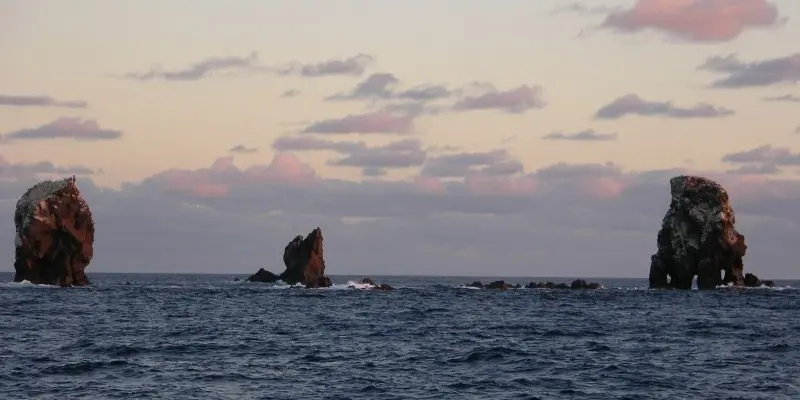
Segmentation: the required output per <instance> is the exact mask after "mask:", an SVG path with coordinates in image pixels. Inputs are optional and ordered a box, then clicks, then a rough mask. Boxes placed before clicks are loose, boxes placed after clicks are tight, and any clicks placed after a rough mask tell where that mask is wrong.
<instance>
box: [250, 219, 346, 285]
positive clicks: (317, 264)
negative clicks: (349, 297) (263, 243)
mask: <svg viewBox="0 0 800 400" xmlns="http://www.w3.org/2000/svg"><path fill="white" fill-rule="evenodd" d="M283 263H284V264H285V265H286V270H285V271H283V273H282V274H280V275H275V274H273V273H272V272H269V271H267V270H265V269H263V268H261V269H259V270H258V272H256V273H255V274H253V275H251V276H250V277H249V278H247V281H248V282H264V283H272V282H277V281H279V280H281V281H283V282H285V283H287V284H289V285H296V284H298V283H300V284H303V285H305V286H306V287H307V288H317V287H330V286H332V285H333V282H332V281H331V279H330V278H329V277H327V276H325V259H324V258H323V251H322V230H320V228H319V227H317V228H316V229H314V230H313V231H311V233H309V234H308V236H307V237H306V238H305V239H304V238H303V236H302V235H298V236H296V237H295V238H294V239H292V241H291V242H289V244H288V245H286V247H285V248H284V250H283Z"/></svg>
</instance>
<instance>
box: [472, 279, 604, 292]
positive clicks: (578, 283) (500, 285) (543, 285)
mask: <svg viewBox="0 0 800 400" xmlns="http://www.w3.org/2000/svg"><path fill="white" fill-rule="evenodd" d="M464 286H467V287H473V288H478V289H500V290H507V289H519V288H520V287H522V286H521V285H520V284H511V283H506V282H505V281H494V282H491V283H488V284H485V285H484V284H483V283H482V282H481V281H475V282H472V283H468V284H466V285H464ZM525 288H526V289H602V288H603V285H601V284H599V283H596V282H592V283H587V282H586V281H585V280H583V279H576V280H574V281H572V283H571V284H566V283H553V282H530V283H528V284H526V285H525Z"/></svg>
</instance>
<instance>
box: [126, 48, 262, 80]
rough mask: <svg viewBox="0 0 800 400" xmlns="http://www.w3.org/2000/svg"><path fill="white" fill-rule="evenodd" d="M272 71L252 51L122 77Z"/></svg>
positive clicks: (168, 77) (165, 77) (190, 77)
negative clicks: (181, 67) (243, 54)
mask: <svg viewBox="0 0 800 400" xmlns="http://www.w3.org/2000/svg"><path fill="white" fill-rule="evenodd" d="M269 71H272V69H271V68H269V67H267V66H265V65H262V64H260V63H259V60H258V52H255V51H254V52H252V53H250V54H249V55H248V56H245V57H241V56H227V57H209V58H206V59H204V60H202V61H199V62H196V63H194V64H191V65H189V66H188V67H186V68H184V69H177V70H172V71H167V70H164V69H162V68H161V66H158V65H156V66H153V67H151V68H150V69H149V70H147V71H145V72H129V73H126V74H124V75H122V78H125V79H131V80H135V81H153V80H164V81H176V82H191V81H198V80H200V79H205V78H211V77H215V76H219V75H221V74H225V73H228V74H229V73H237V72H238V73H263V72H269Z"/></svg>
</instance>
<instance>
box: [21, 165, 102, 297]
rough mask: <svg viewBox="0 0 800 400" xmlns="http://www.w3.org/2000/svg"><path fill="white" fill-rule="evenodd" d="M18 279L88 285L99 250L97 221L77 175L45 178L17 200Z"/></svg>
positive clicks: (42, 282) (47, 283)
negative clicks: (89, 271) (96, 246)
mask: <svg viewBox="0 0 800 400" xmlns="http://www.w3.org/2000/svg"><path fill="white" fill-rule="evenodd" d="M14 226H15V227H16V237H15V240H14V245H15V248H16V250H15V257H14V258H15V259H14V270H15V272H16V273H15V275H14V282H22V281H29V282H31V283H35V284H44V285H59V286H73V285H75V286H84V285H88V284H89V279H88V278H87V277H86V274H85V273H84V270H85V269H86V267H87V266H88V265H89V262H91V260H92V256H93V254H94V220H93V219H92V213H91V211H90V210H89V205H88V204H87V203H86V200H84V199H83V197H82V196H81V193H80V191H79V190H78V187H77V186H76V185H75V176H72V177H69V178H66V179H63V180H58V181H43V182H39V183H37V184H36V185H34V186H32V187H31V188H30V189H28V190H27V191H26V192H25V193H24V194H23V195H22V197H20V198H19V200H18V201H17V208H16V210H15V212H14Z"/></svg>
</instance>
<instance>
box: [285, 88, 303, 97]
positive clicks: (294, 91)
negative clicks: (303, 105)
mask: <svg viewBox="0 0 800 400" xmlns="http://www.w3.org/2000/svg"><path fill="white" fill-rule="evenodd" d="M298 95H300V91H299V90H297V89H289V90H285V91H284V92H283V93H281V97H282V98H285V99H286V98H290V97H297V96H298Z"/></svg>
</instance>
